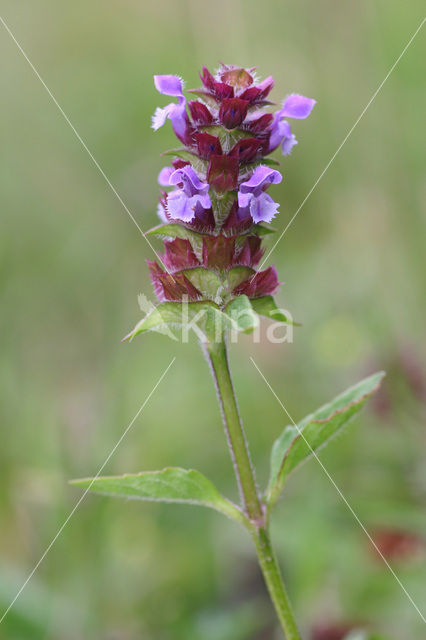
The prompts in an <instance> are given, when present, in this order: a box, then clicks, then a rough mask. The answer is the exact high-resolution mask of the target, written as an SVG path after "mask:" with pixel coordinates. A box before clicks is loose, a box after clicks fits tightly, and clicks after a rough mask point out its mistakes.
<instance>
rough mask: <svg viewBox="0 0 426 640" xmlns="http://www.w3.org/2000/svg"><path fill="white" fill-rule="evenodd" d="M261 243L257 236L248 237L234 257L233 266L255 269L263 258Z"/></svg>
mask: <svg viewBox="0 0 426 640" xmlns="http://www.w3.org/2000/svg"><path fill="white" fill-rule="evenodd" d="M261 244H262V241H261V239H260V238H259V236H248V237H247V239H246V240H245V242H244V244H243V247H242V249H241V251H240V252H239V253H238V254H237V255H236V256H234V260H233V266H236V267H237V266H243V267H255V266H256V265H257V264H259V262H260V259H261V258H262V256H263V253H264V249H262V246H261Z"/></svg>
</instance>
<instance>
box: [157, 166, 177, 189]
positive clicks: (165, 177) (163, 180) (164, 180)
mask: <svg viewBox="0 0 426 640" xmlns="http://www.w3.org/2000/svg"><path fill="white" fill-rule="evenodd" d="M173 172H174V168H173V167H163V168H162V169H161V171H160V173H159V174H158V184H160V185H161V186H162V187H170V176H171V175H172V173H173Z"/></svg>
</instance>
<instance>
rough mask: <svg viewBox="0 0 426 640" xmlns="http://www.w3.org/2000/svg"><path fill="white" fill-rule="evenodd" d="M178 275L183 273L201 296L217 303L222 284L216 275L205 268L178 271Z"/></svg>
mask: <svg viewBox="0 0 426 640" xmlns="http://www.w3.org/2000/svg"><path fill="white" fill-rule="evenodd" d="M179 273H183V274H184V275H185V276H186V277H187V278H188V280H190V281H191V282H192V284H193V285H194V287H197V289H198V290H199V291H201V293H202V294H203V296H205V297H206V298H211V299H212V300H214V301H215V302H216V301H218V298H219V296H220V294H221V292H222V290H223V283H222V280H221V279H220V277H219V276H218V275H217V273H215V272H214V271H211V270H210V269H206V268H205V267H193V268H191V269H184V270H182V271H179Z"/></svg>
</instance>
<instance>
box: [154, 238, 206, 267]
mask: <svg viewBox="0 0 426 640" xmlns="http://www.w3.org/2000/svg"><path fill="white" fill-rule="evenodd" d="M163 262H164V264H165V266H166V267H167V269H169V271H179V270H180V269H188V268H190V267H198V266H200V262H199V260H198V258H197V256H196V255H195V253H194V251H193V249H192V246H191V243H190V242H189V241H188V240H184V239H182V238H174V239H173V240H165V241H164V255H163Z"/></svg>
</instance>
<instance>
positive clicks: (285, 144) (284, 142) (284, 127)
mask: <svg viewBox="0 0 426 640" xmlns="http://www.w3.org/2000/svg"><path fill="white" fill-rule="evenodd" d="M280 132H281V134H282V139H281V150H282V152H283V155H284V156H287V155H288V154H289V153H291V150H292V149H293V147H294V146H295V145H296V144H297V140H296V136H295V135H294V134H293V133H292V132H291V129H290V125H289V124H288V122H286V121H285V120H283V121H282V122H280Z"/></svg>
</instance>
